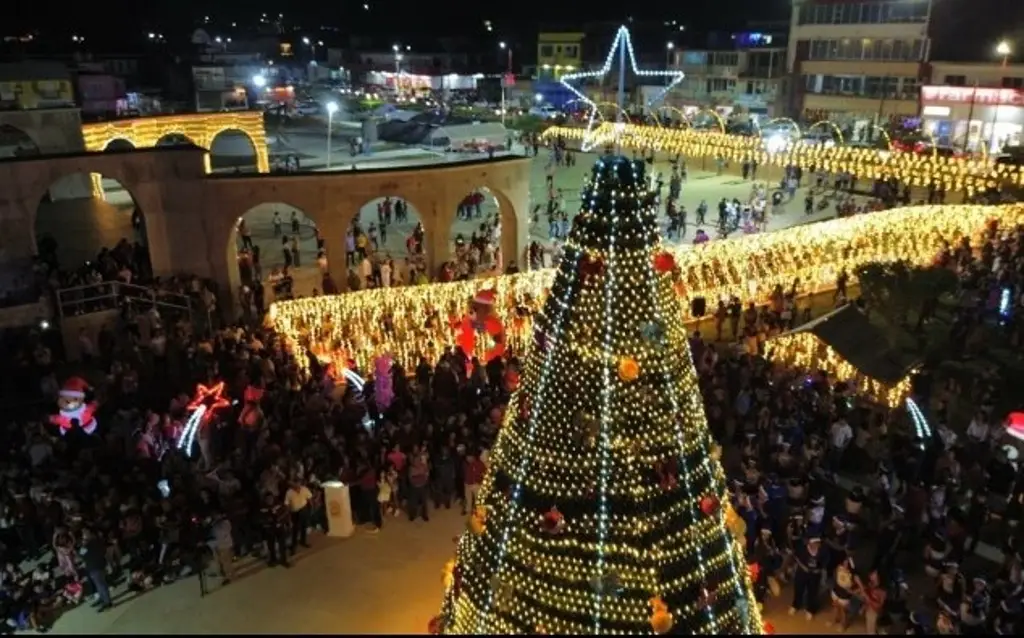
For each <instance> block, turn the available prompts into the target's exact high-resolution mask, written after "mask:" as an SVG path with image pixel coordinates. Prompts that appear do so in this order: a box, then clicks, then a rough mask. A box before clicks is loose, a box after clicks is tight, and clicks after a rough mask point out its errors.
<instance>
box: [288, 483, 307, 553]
mask: <svg viewBox="0 0 1024 638" xmlns="http://www.w3.org/2000/svg"><path fill="white" fill-rule="evenodd" d="M312 500H313V493H312V492H311V491H309V488H308V487H306V486H305V485H303V484H302V483H300V482H299V481H292V482H291V484H290V485H289V486H288V491H287V492H285V493H284V504H285V505H286V506H287V507H288V511H289V512H291V514H292V547H291V550H292V555H294V554H295V552H297V551H298V546H299V545H300V544H301V545H302V546H303V547H309V542H308V541H307V539H306V533H307V528H308V527H309V521H310V512H311V511H312V509H313V508H312V507H311V506H310V501H312Z"/></svg>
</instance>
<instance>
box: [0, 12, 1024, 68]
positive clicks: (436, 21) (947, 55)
mask: <svg viewBox="0 0 1024 638" xmlns="http://www.w3.org/2000/svg"><path fill="white" fill-rule="evenodd" d="M366 2H367V3H368V4H369V5H370V11H365V10H364V9H363V0H340V1H338V0H334V1H331V0H328V1H324V0H317V1H312V0H298V1H295V0H293V1H292V2H281V0H277V1H268V0H245V1H242V0H220V1H219V2H218V1H216V0H174V1H172V2H153V1H146V0H101V1H100V2H89V3H85V2H80V1H79V2H75V1H73V2H69V3H61V4H59V5H56V6H55V5H49V4H48V3H45V2H40V1H39V0H8V3H6V4H5V8H6V9H7V12H6V15H4V19H3V20H2V21H0V24H3V25H4V26H3V28H2V30H3V31H4V33H3V35H14V34H15V33H17V32H18V31H19V30H21V31H24V30H28V29H31V30H35V31H38V32H40V35H41V36H42V37H44V38H45V37H46V36H47V35H51V36H52V37H53V38H54V39H55V40H57V41H60V42H65V41H66V38H69V37H70V35H71V34H72V33H77V32H79V31H84V32H85V33H84V34H82V33H80V34H79V35H86V36H87V37H89V38H90V41H91V42H97V41H102V42H103V43H104V46H103V48H104V49H106V50H112V49H117V48H122V47H123V48H124V49H126V50H127V49H132V48H134V45H138V44H139V43H140V42H139V41H140V40H142V39H144V34H145V33H146V32H148V31H160V32H163V33H165V34H166V35H167V36H168V38H169V39H178V38H180V39H186V38H187V34H189V33H190V32H191V30H192V29H194V28H195V27H196V26H199V25H200V22H201V20H202V18H203V16H205V15H209V16H210V17H211V19H212V21H213V23H214V24H212V25H210V26H211V31H215V30H218V29H220V28H222V27H226V26H227V25H230V23H231V22H233V21H237V22H238V23H239V27H241V26H242V24H243V23H245V22H247V21H248V22H253V23H254V22H256V21H258V19H259V16H260V14H261V13H262V12H267V13H268V14H270V15H272V16H273V15H276V14H277V13H279V12H281V13H284V14H285V18H286V22H288V23H291V24H293V25H294V24H297V25H298V26H299V27H301V29H302V30H303V31H307V30H309V31H311V30H313V29H315V28H317V27H319V26H321V25H324V26H329V27H335V28H338V29H339V30H340V31H339V32H338V34H337V35H336V36H335V38H329V37H325V38H324V39H325V40H330V39H337V40H339V41H337V42H335V44H342V43H343V40H344V37H345V35H346V34H347V33H353V32H354V33H359V34H366V35H377V36H381V37H385V38H388V39H390V38H409V39H411V38H414V37H415V38H416V39H418V40H420V41H424V40H429V39H430V38H432V37H433V36H441V35H470V36H472V35H474V34H477V35H478V36H479V37H480V38H481V39H482V40H484V39H487V38H494V39H507V40H516V41H519V42H521V43H522V45H526V44H527V43H532V42H535V37H536V33H537V31H538V30H539V28H542V27H544V26H546V25H558V24H563V25H573V24H576V25H579V24H581V23H583V22H585V21H588V20H614V21H625V19H626V18H627V17H629V16H632V17H633V18H634V19H636V20H678V21H679V22H680V23H681V24H685V25H686V26H687V31H688V32H689V33H699V32H703V31H707V30H710V29H719V30H730V29H737V28H740V27H742V26H743V25H744V23H746V22H747V21H750V20H771V19H786V18H787V17H788V14H789V7H790V6H791V0H685V1H683V0H680V1H678V2H672V3H666V2H660V1H657V0H655V1H652V2H643V3H616V2H595V3H586V2H551V1H550V0H546V1H541V0H518V1H515V2H486V1H479V0H476V1H474V0H469V1H465V2H438V1H436V0H435V1H434V2H429V1H423V0H421V1H415V2H414V1H412V0H366ZM623 7H628V10H627V9H625V8H623ZM934 17H935V21H934V25H933V36H934V37H935V38H936V40H937V42H936V44H935V46H934V47H933V50H932V57H933V59H952V58H960V59H965V58H977V59H982V58H984V56H985V55H987V52H988V51H989V50H990V49H991V48H993V47H994V46H995V44H994V43H995V42H996V41H998V40H1000V39H1003V38H1006V39H1008V40H1010V41H1011V42H1014V43H1015V45H1016V46H1015V48H1016V49H1017V50H1019V51H1021V58H1020V59H1021V60H1024V0H936V6H935V14H934ZM484 20H491V21H492V24H493V29H494V30H493V32H492V33H487V32H486V30H485V28H484ZM225 35H227V33H225ZM695 46H699V45H696V44H695Z"/></svg>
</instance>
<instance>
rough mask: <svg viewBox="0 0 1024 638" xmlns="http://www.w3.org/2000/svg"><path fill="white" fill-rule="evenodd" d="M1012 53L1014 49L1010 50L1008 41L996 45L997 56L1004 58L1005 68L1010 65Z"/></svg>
mask: <svg viewBox="0 0 1024 638" xmlns="http://www.w3.org/2000/svg"><path fill="white" fill-rule="evenodd" d="M1011 53H1013V49H1011V48H1010V43H1009V42H1007V41H1006V40H1002V41H1000V42H999V44H997V45H996V55H999V56H1001V57H1002V58H1003V66H1004V67H1005V66H1006V65H1007V64H1008V63H1009V61H1010V54H1011Z"/></svg>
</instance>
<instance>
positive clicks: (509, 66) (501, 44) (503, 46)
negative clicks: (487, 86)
mask: <svg viewBox="0 0 1024 638" xmlns="http://www.w3.org/2000/svg"><path fill="white" fill-rule="evenodd" d="M498 47H499V48H500V49H501V50H502V51H507V52H508V63H507V64H506V67H505V77H503V78H501V125H502V126H505V82H506V80H507V78H508V77H509V76H510V75H512V47H510V46H508V45H507V44H505V42H499V43H498Z"/></svg>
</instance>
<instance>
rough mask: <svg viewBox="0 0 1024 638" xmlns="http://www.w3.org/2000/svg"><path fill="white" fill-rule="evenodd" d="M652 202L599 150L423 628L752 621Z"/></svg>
mask: <svg viewBox="0 0 1024 638" xmlns="http://www.w3.org/2000/svg"><path fill="white" fill-rule="evenodd" d="M655 214H656V207H655V205H654V201H653V197H652V194H651V193H649V192H648V184H647V179H646V177H645V175H644V165H643V163H642V162H639V161H631V160H627V159H626V158H623V157H618V156H608V157H605V158H603V159H601V160H599V161H598V162H597V164H596V165H595V167H594V169H593V173H592V176H591V179H590V181H589V183H588V184H587V185H586V188H585V189H584V193H583V209H582V210H581V211H580V214H579V215H578V216H577V217H576V218H575V220H574V223H573V228H572V232H571V233H570V236H569V239H568V241H567V242H566V245H565V251H564V258H563V259H562V262H561V264H560V265H559V267H558V272H557V274H556V276H555V279H554V282H553V283H552V285H551V291H550V294H549V295H548V299H547V302H546V304H545V306H544V310H543V313H542V314H541V315H540V316H539V317H538V318H537V322H536V325H535V334H534V343H533V347H532V348H531V351H530V353H529V355H528V357H527V362H526V366H525V371H524V374H523V376H522V383H521V384H520V388H519V390H518V391H517V392H516V393H515V394H514V395H513V397H512V401H511V403H510V404H509V407H508V410H507V411H506V414H505V419H504V422H503V425H502V429H501V432H500V434H499V436H498V440H497V443H496V445H495V447H494V449H493V450H492V451H491V456H490V458H491V466H490V470H489V472H488V475H487V477H486V479H485V481H484V484H483V486H482V488H481V493H480V503H481V505H480V506H479V507H478V508H477V509H476V510H475V511H474V512H473V513H472V514H471V516H470V519H469V522H468V526H467V530H466V532H465V533H464V534H463V535H462V536H461V537H460V539H459V540H458V546H457V550H456V556H455V558H454V559H453V560H452V561H451V562H449V564H448V565H447V566H446V568H445V572H444V582H445V596H444V602H443V604H442V609H441V612H440V614H439V615H438V616H437V617H436V618H435V619H434V620H433V621H432V623H431V630H432V631H435V632H438V633H441V632H443V633H451V634H477V633H495V634H531V633H551V634H563V633H633V634H637V633H640V634H643V633H647V634H650V633H662V634H664V633H672V634H694V633H710V634H719V633H722V634H760V633H762V624H761V618H760V612H759V610H758V606H757V604H756V603H755V602H754V598H753V595H752V587H751V580H750V573H749V570H748V567H747V565H746V563H745V561H744V558H743V551H742V547H741V544H740V541H739V540H737V536H736V529H735V526H736V521H735V513H734V512H733V511H732V510H731V509H730V508H729V507H728V505H727V502H728V501H727V497H726V485H725V477H724V474H723V472H722V468H721V466H720V464H719V463H718V461H717V456H718V450H717V446H715V444H714V443H713V441H712V438H711V435H710V432H709V430H708V427H707V421H706V419H705V416H704V410H703V406H702V403H701V397H700V391H699V389H698V387H697V375H696V372H695V370H694V367H693V362H692V360H691V357H690V351H689V346H688V343H687V333H686V328H685V326H684V325H683V323H682V308H681V304H680V301H679V292H680V290H679V286H680V284H679V283H678V272H677V269H676V267H675V261H674V260H673V258H672V256H671V254H669V253H668V252H666V251H664V249H663V248H662V247H661V244H660V238H659V236H658V231H657V224H656V218H655Z"/></svg>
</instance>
